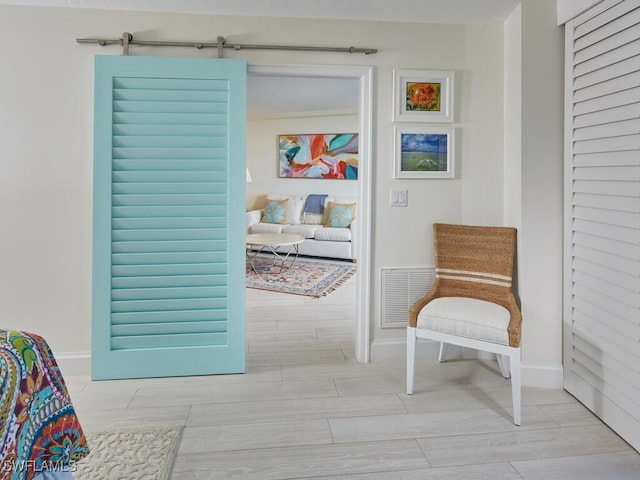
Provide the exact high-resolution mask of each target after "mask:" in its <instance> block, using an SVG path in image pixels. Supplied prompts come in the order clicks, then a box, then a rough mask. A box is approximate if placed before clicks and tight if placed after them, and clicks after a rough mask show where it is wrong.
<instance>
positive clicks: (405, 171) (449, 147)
mask: <svg viewBox="0 0 640 480" xmlns="http://www.w3.org/2000/svg"><path fill="white" fill-rule="evenodd" d="M394 130H395V148H394V169H395V171H394V177H395V178H454V176H455V172H454V145H455V139H454V129H453V128H452V127H442V128H440V127H424V128H418V127H413V128H402V127H395V129H394Z"/></svg>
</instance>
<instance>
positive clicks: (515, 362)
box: [509, 348, 522, 425]
mask: <svg viewBox="0 0 640 480" xmlns="http://www.w3.org/2000/svg"><path fill="white" fill-rule="evenodd" d="M509 356H510V363H511V397H512V400H513V423H515V424H516V425H520V422H521V419H522V413H521V412H522V376H521V372H520V349H519V348H514V349H513V351H512V353H511V355H509Z"/></svg>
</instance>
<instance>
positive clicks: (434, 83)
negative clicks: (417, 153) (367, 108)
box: [393, 69, 453, 122]
mask: <svg viewBox="0 0 640 480" xmlns="http://www.w3.org/2000/svg"><path fill="white" fill-rule="evenodd" d="M393 92H394V102H393V103H394V108H393V120H394V121H397V122H453V72H452V71H440V70H397V69H396V70H394V71H393Z"/></svg>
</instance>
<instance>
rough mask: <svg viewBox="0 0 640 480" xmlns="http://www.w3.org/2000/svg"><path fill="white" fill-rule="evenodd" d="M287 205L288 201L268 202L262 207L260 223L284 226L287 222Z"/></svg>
mask: <svg viewBox="0 0 640 480" xmlns="http://www.w3.org/2000/svg"><path fill="white" fill-rule="evenodd" d="M287 203H289V200H269V201H268V202H267V204H266V205H265V206H264V215H263V216H262V221H263V222H264V223H280V224H285V223H286V222H287V216H286V212H287Z"/></svg>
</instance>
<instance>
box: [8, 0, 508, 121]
mask: <svg viewBox="0 0 640 480" xmlns="http://www.w3.org/2000/svg"><path fill="white" fill-rule="evenodd" d="M520 1H521V0H0V5H2V4H7V5H9V4H13V5H23V6H24V5H28V6H49V7H67V8H94V9H108V10H136V11H156V12H176V13H194V14H212V15H213V14H215V15H237V16H273V17H290V18H323V19H343V20H345V19H346V20H373V21H376V20H378V21H391V22H411V23H484V22H493V21H501V20H504V19H505V18H506V17H507V16H509V14H510V13H511V12H512V11H513V9H514V8H515V7H516V6H517V5H518V4H519V3H520ZM358 101H359V84H358V81H357V80H355V79H336V78H291V77H288V78H287V77H264V76H260V77H252V76H249V78H248V97H247V107H248V114H249V117H250V118H266V117H285V116H291V115H300V114H306V115H313V114H315V115H318V114H323V113H325V114H328V113H331V114H336V113H356V112H358V106H359V105H358Z"/></svg>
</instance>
